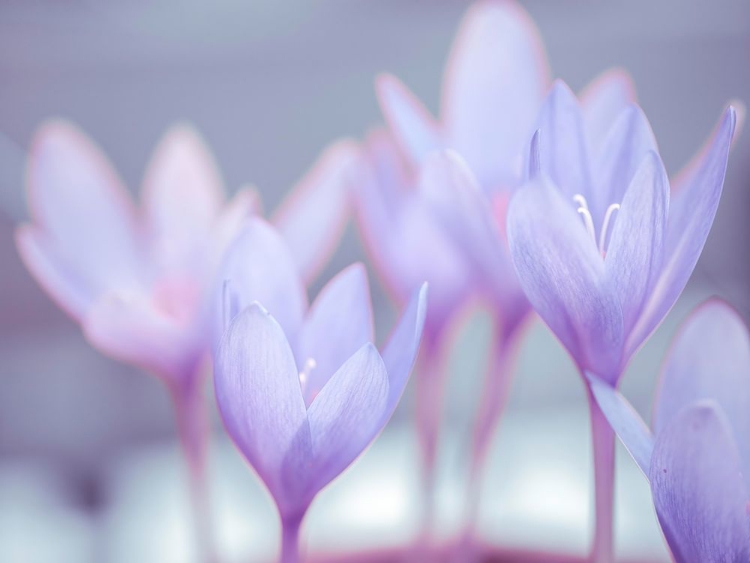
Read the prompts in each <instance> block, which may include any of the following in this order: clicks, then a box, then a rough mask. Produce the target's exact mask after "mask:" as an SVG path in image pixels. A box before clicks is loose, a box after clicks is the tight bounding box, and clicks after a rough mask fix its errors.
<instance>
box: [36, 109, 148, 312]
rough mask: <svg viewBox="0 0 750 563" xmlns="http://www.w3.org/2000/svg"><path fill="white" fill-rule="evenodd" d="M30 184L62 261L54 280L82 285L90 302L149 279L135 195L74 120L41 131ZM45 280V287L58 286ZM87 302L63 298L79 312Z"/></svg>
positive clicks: (54, 262) (40, 220)
mask: <svg viewBox="0 0 750 563" xmlns="http://www.w3.org/2000/svg"><path fill="white" fill-rule="evenodd" d="M27 189H28V195H29V206H30V208H31V215H32V220H33V222H34V224H35V225H36V228H38V229H39V231H40V232H41V233H43V239H44V240H45V241H46V242H45V251H46V252H47V253H48V256H49V257H50V258H51V259H50V260H49V261H48V263H47V266H48V267H54V266H60V267H61V269H60V270H58V271H57V272H56V273H55V277H56V278H63V277H64V278H65V279H67V283H68V284H69V285H71V286H76V287H78V288H79V290H78V293H79V295H80V296H81V297H83V296H86V304H90V303H91V302H93V300H94V299H96V298H97V297H98V296H100V295H101V294H102V293H104V292H106V291H108V290H110V289H113V288H115V287H132V286H135V285H137V284H138V283H139V282H140V281H142V279H143V273H144V272H143V270H142V268H141V261H140V255H139V253H138V250H137V245H138V243H139V241H140V239H139V236H140V233H139V227H138V224H137V219H136V214H135V209H134V207H133V203H132V201H131V199H130V196H129V194H128V192H127V190H126V189H125V187H124V186H123V185H122V182H121V181H120V179H119V178H118V177H117V174H116V173H115V171H114V170H113V169H112V167H111V165H110V164H109V162H108V161H107V159H106V157H105V156H104V155H103V154H102V153H101V151H100V150H99V149H98V148H97V147H96V145H95V144H94V143H93V142H92V141H90V140H89V139H88V138H87V137H86V136H85V135H84V134H83V133H82V132H81V131H79V130H78V129H77V128H76V127H75V126H74V125H72V124H69V123H67V122H64V121H53V122H50V123H48V124H46V125H44V126H43V127H42V128H41V129H40V130H39V131H38V132H37V133H36V135H35V137H34V140H33V142H32V147H31V152H30V156H29V168H28V185H27ZM53 255H54V258H52V256H53ZM40 271H41V270H40ZM32 273H36V271H35V270H32ZM39 281H40V283H42V285H43V286H45V287H48V286H50V285H51V284H52V283H54V282H49V283H48V282H45V281H44V280H41V279H40V280H39ZM65 298H66V294H65V293H63V292H58V293H57V294H55V299H57V300H59V301H63V300H64V299H65ZM81 305H83V303H78V304H74V303H64V306H65V308H66V309H68V310H70V311H71V312H73V311H78V312H80V308H81ZM77 316H78V317H79V318H80V315H77Z"/></svg>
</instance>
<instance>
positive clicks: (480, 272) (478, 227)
mask: <svg viewBox="0 0 750 563" xmlns="http://www.w3.org/2000/svg"><path fill="white" fill-rule="evenodd" d="M550 82H551V80H550V74H549V69H548V64H547V61H546V56H545V51H544V46H543V44H542V41H541V38H540V36H539V32H538V30H537V29H536V26H535V25H534V23H533V22H532V21H531V19H530V17H529V15H528V14H527V13H526V12H525V11H524V10H523V9H522V8H521V6H520V5H519V4H517V3H515V2H510V1H497V2H493V1H483V2H478V3H476V4H475V5H473V6H472V7H471V8H470V9H469V11H468V13H467V14H466V16H465V18H464V20H463V22H462V24H461V27H460V30H459V32H458V36H457V38H456V40H455V42H454V45H453V48H452V50H451V53H450V56H449V60H448V64H447V68H446V73H445V77H444V80H443V86H442V99H441V108H440V115H439V118H437V119H436V118H434V117H433V116H431V115H430V113H429V112H428V111H427V110H426V109H425V108H424V106H423V105H422V104H421V103H420V102H419V101H418V100H417V98H416V97H415V96H414V95H413V94H412V93H411V92H409V90H408V89H407V88H406V87H405V86H404V85H403V84H402V83H401V82H399V81H398V79H396V78H394V77H392V76H389V75H385V76H381V77H379V78H378V81H377V93H378V100H379V102H380V106H381V108H382V111H383V114H384V115H385V118H386V121H387V123H388V126H389V130H390V136H389V135H386V134H383V133H377V134H375V135H373V136H372V137H371V138H370V139H369V140H368V141H367V143H366V147H365V149H366V150H365V154H366V158H365V168H366V169H367V168H368V167H369V170H370V172H369V175H370V180H369V181H361V182H360V184H361V186H364V188H363V189H362V190H360V191H361V195H360V212H359V224H360V228H361V231H362V233H363V238H364V240H365V241H366V246H367V250H368V253H369V255H370V257H371V258H372V260H373V262H374V263H375V264H376V266H377V269H378V272H379V274H380V277H381V278H382V279H383V280H384V282H385V285H386V287H388V288H389V290H390V292H391V293H392V294H393V296H394V297H395V298H396V300H397V301H398V302H400V303H403V302H404V299H405V298H406V297H405V296H406V295H408V294H409V292H410V291H411V290H412V289H413V288H414V284H415V283H418V282H419V281H421V280H423V279H427V280H428V281H429V283H430V287H431V290H430V292H431V298H430V307H429V310H428V314H427V325H426V333H425V346H423V351H422V354H421V356H420V358H421V359H420V363H421V364H423V365H422V366H421V369H419V370H418V372H417V377H418V383H420V392H419V394H418V401H419V402H418V410H419V411H420V412H424V413H426V414H425V417H423V418H426V422H424V423H423V424H422V426H423V427H425V429H424V430H423V431H422V435H423V443H425V449H426V450H428V451H427V452H426V455H425V458H426V463H427V464H428V465H429V464H430V463H431V460H432V459H433V458H434V451H430V450H434V441H435V440H434V434H435V432H436V425H437V423H438V422H439V411H440V405H439V399H440V396H441V393H440V389H441V388H442V379H443V376H444V374H443V373H442V372H443V368H444V363H445V362H444V361H443V357H442V356H441V351H443V353H444V351H445V350H447V349H449V344H450V342H449V340H450V338H449V337H450V335H451V332H452V328H453V327H454V326H455V325H456V324H457V320H460V312H461V311H462V310H464V307H465V304H466V303H467V301H468V300H473V299H474V298H476V297H477V296H478V297H479V298H480V299H482V300H484V301H487V300H489V301H490V303H491V305H492V307H493V308H494V310H495V311H496V318H495V320H496V325H497V326H496V327H495V333H496V334H495V337H494V342H495V344H494V345H493V352H492V359H491V362H490V369H489V370H488V373H487V380H486V384H485V385H486V389H485V391H484V392H483V393H482V404H481V405H480V409H479V411H478V414H477V419H476V426H475V428H476V430H475V432H474V438H473V445H472V451H473V455H472V462H471V463H472V466H473V468H472V472H474V473H476V472H477V471H478V469H479V468H480V466H481V461H482V459H483V457H484V454H485V451H486V448H487V445H488V444H489V438H490V437H491V431H492V429H493V428H494V425H495V422H496V420H497V418H498V416H499V414H500V411H501V407H502V405H503V404H504V399H505V397H506V395H507V389H508V387H509V385H508V384H509V382H510V377H509V375H510V372H511V367H512V364H513V361H512V357H513V355H514V354H513V351H514V349H515V348H516V346H515V344H516V342H517V341H518V340H519V338H520V334H519V333H520V331H519V328H520V327H521V326H522V325H523V322H522V321H523V319H524V318H525V317H526V313H527V312H528V310H529V306H528V303H527V301H526V298H525V297H524V295H523V292H522V291H521V290H520V288H519V286H518V283H517V281H516V278H515V272H514V270H513V267H512V265H511V262H510V258H509V255H508V252H507V247H506V240H505V215H506V208H507V202H508V199H509V197H510V193H511V192H512V190H513V189H515V188H516V187H517V186H518V185H519V184H520V183H521V182H522V181H523V180H524V179H525V166H524V162H525V153H526V152H527V151H526V147H527V145H528V140H529V139H530V138H531V135H532V133H533V131H534V124H535V119H536V116H537V114H538V112H539V109H540V107H541V104H542V102H543V100H544V96H545V94H546V93H547V91H548V89H549V86H550ZM633 98H634V90H633V87H632V85H631V83H630V80H629V78H628V77H627V75H626V74H625V73H623V72H621V71H618V70H612V71H608V72H606V73H604V74H603V75H602V76H600V77H599V78H597V79H596V80H595V81H594V82H592V84H591V85H590V86H588V87H587V88H586V89H585V90H584V92H583V93H582V99H583V100H584V108H585V109H584V111H585V120H586V127H587V131H588V132H589V133H590V135H591V137H592V138H593V139H597V140H598V139H600V138H601V137H602V135H603V134H604V132H605V130H606V124H608V123H609V122H611V120H612V119H614V117H615V116H616V115H617V114H618V113H619V112H620V111H621V110H622V108H624V107H625V106H626V105H627V104H628V103H630V102H631V101H632V100H633ZM394 145H395V147H394ZM437 149H452V150H455V151H457V153H460V155H461V156H462V157H463V159H465V161H466V164H463V163H457V159H454V158H452V157H450V156H448V157H446V158H431V157H430V155H431V153H433V152H434V151H435V150H437ZM396 152H397V153H398V154H395V153H396ZM423 166H426V169H425V170H424V171H423ZM469 170H470V171H471V172H468V171H469ZM420 176H421V178H422V182H421V185H422V186H423V187H424V188H426V189H423V190H420V189H418V184H420V182H419V180H418V178H419V177H420ZM423 380H424V381H423ZM430 426H432V428H430ZM472 482H473V483H479V482H480V479H479V478H478V477H477V478H474V479H472ZM474 496H476V495H474Z"/></svg>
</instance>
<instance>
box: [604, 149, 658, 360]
mask: <svg viewBox="0 0 750 563" xmlns="http://www.w3.org/2000/svg"><path fill="white" fill-rule="evenodd" d="M668 212H669V179H668V178H667V172H666V170H664V165H663V164H662V162H661V159H660V158H659V155H658V154H656V153H655V152H652V153H650V154H648V155H647V156H646V157H645V158H644V159H643V161H642V164H641V166H640V167H639V168H638V170H637V171H636V173H635V175H634V176H633V179H632V181H631V182H630V187H629V188H628V190H627V192H626V193H625V198H624V199H623V200H622V206H621V207H620V209H619V210H618V211H616V212H615V213H616V214H617V216H616V217H615V218H614V228H613V229H612V238H611V240H610V242H609V246H608V247H607V256H606V259H605V261H604V272H605V275H606V277H607V279H608V280H609V281H608V284H609V286H610V287H611V288H612V289H613V290H614V292H615V294H616V295H617V297H618V299H619V301H620V306H621V308H622V312H623V323H624V331H625V333H626V334H627V333H628V331H629V330H630V329H631V328H632V327H633V325H634V323H635V322H636V320H637V319H638V315H639V314H640V312H641V309H642V307H643V304H644V303H645V301H646V299H648V296H649V294H650V292H651V288H652V287H653V285H654V283H655V282H656V279H657V277H658V276H659V269H660V267H661V264H662V259H663V256H664V248H663V246H664V233H665V231H666V227H667V215H668ZM630 352H631V351H630V350H626V354H625V355H626V357H625V358H623V359H624V360H625V361H626V360H627V356H628V354H629V353H630Z"/></svg>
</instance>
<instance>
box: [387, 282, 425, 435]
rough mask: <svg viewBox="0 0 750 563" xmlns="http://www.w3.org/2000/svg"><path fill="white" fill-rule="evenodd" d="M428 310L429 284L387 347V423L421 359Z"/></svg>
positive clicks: (416, 295) (415, 298)
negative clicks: (421, 346) (416, 364)
mask: <svg viewBox="0 0 750 563" xmlns="http://www.w3.org/2000/svg"><path fill="white" fill-rule="evenodd" d="M426 313H427V284H426V283H425V284H422V287H421V288H420V289H419V291H417V292H415V293H414V295H413V296H412V298H411V300H410V301H409V304H408V305H407V307H406V309H404V312H403V313H402V315H401V318H400V319H399V321H398V324H397V325H396V327H395V328H394V329H393V332H391V335H390V337H389V338H388V343H387V344H386V345H385V347H384V348H383V362H384V363H385V366H386V369H387V370H388V381H389V388H388V389H389V391H388V407H387V409H386V410H385V412H384V414H383V425H385V423H386V422H388V419H389V418H390V417H391V415H392V414H393V411H394V410H396V405H398V402H399V400H400V399H401V395H402V394H403V392H404V388H405V387H406V382H407V381H408V380H409V374H410V373H411V370H412V368H413V367H414V361H415V360H416V359H417V353H418V352H419V344H420V342H421V341H422V329H423V328H424V321H425V315H426Z"/></svg>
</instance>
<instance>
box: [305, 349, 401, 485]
mask: <svg viewBox="0 0 750 563" xmlns="http://www.w3.org/2000/svg"><path fill="white" fill-rule="evenodd" d="M387 399H388V373H387V372H386V367H385V364H384V363H383V360H382V359H381V357H380V354H378V351H377V349H376V348H375V346H374V345H373V344H371V343H368V344H365V345H364V346H362V348H360V349H359V350H358V351H357V352H355V353H354V355H353V356H352V357H351V358H349V359H348V360H347V361H346V362H345V363H344V364H343V365H342V366H341V367H340V368H339V369H338V370H337V371H336V373H335V374H333V376H332V377H331V379H330V380H329V381H328V383H326V385H325V387H323V389H322V390H321V391H320V393H318V396H317V397H315V400H314V401H313V402H312V404H311V405H310V408H309V409H308V411H307V414H308V419H309V421H310V434H311V437H312V451H313V456H314V460H313V466H312V468H310V469H309V471H310V473H311V474H312V480H313V482H314V485H313V486H312V487H311V488H312V489H313V490H316V491H317V490H320V489H321V488H323V487H324V486H325V485H327V484H328V483H329V482H330V481H331V480H332V479H334V478H335V477H336V476H338V475H339V474H340V473H341V472H342V471H343V470H344V469H346V468H347V467H348V466H349V464H351V463H352V462H353V461H354V460H355V459H356V458H357V456H359V455H360V454H361V453H362V452H363V451H364V449H365V448H366V447H367V446H368V445H369V444H370V442H372V440H373V439H374V438H375V436H377V434H378V432H380V430H382V428H383V426H382V419H383V411H384V409H385V408H386V404H387Z"/></svg>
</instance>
